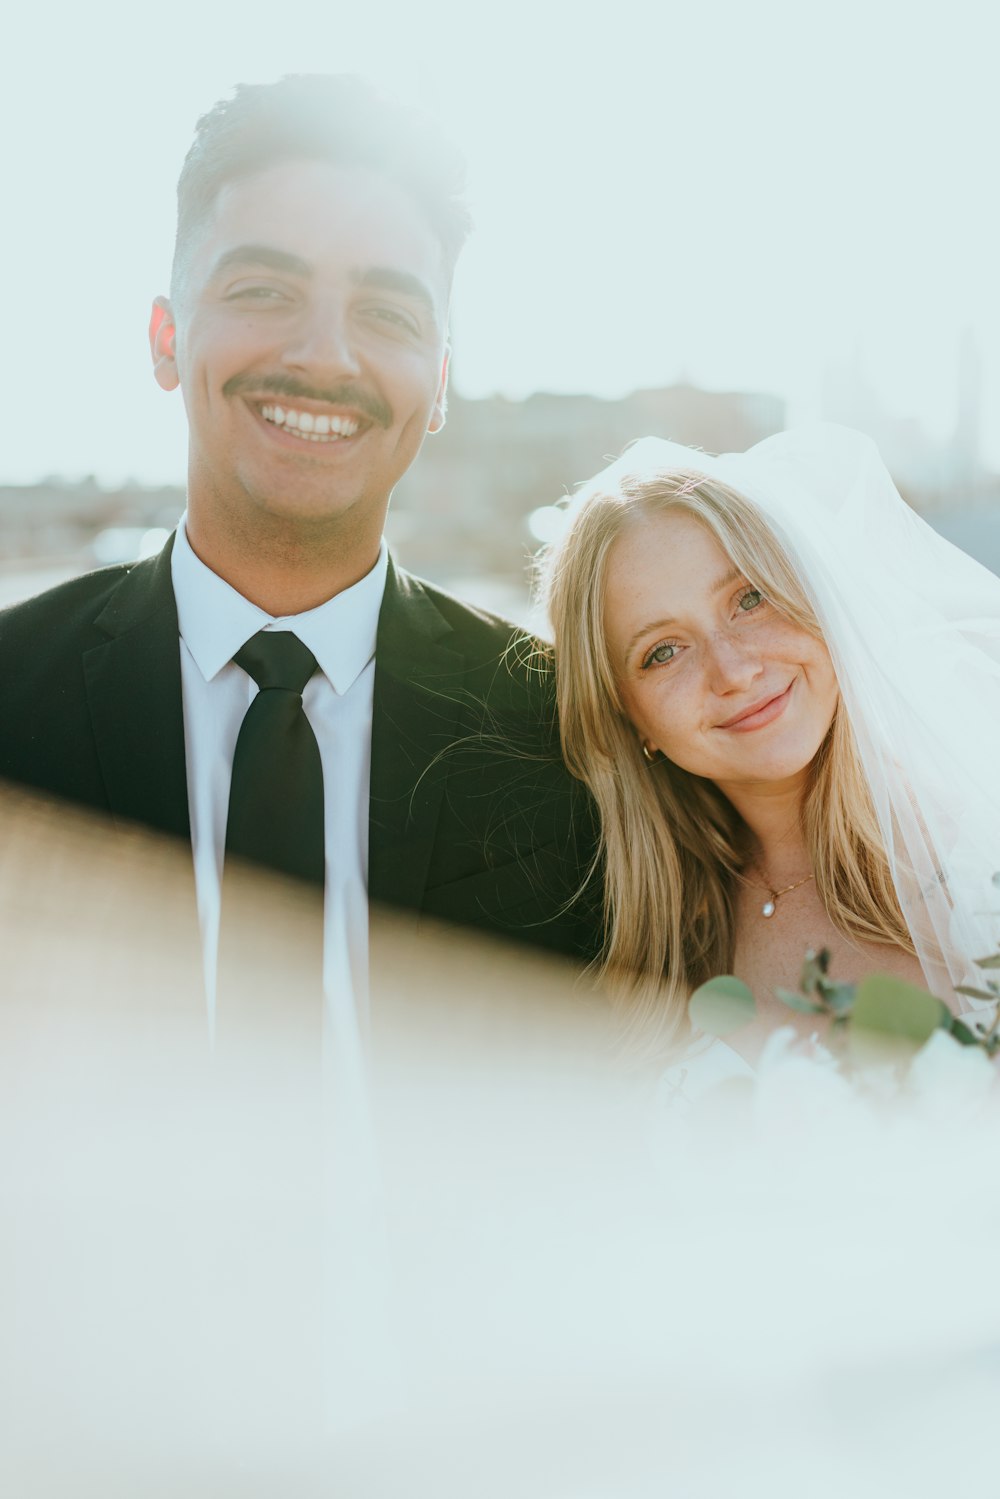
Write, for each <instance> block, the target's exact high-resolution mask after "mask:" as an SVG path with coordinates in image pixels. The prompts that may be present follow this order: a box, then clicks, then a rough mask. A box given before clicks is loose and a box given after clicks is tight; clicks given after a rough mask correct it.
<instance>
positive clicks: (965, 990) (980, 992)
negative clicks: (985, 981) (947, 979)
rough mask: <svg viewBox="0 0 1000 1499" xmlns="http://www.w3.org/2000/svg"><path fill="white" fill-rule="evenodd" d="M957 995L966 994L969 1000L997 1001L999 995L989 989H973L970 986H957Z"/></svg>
mask: <svg viewBox="0 0 1000 1499" xmlns="http://www.w3.org/2000/svg"><path fill="white" fill-rule="evenodd" d="M955 993H956V994H965V995H967V996H968V998H969V999H992V1000H996V998H997V995H996V994H995V993H992V992H991V991H990V990H989V989H973V988H972V986H971V985H970V984H956V985H955Z"/></svg>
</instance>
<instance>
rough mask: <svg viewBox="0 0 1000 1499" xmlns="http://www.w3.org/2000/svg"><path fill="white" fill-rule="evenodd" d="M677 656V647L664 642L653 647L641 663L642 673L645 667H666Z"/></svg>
mask: <svg viewBox="0 0 1000 1499" xmlns="http://www.w3.org/2000/svg"><path fill="white" fill-rule="evenodd" d="M676 654H677V647H676V646H675V645H670V644H669V643H668V642H666V641H664V643H663V644H662V645H657V646H654V647H653V649H652V650H651V651H650V653H649V655H648V656H647V657H646V659H645V661H643V663H642V667H643V671H645V669H646V667H647V666H666V664H667V662H668V661H672V660H673V659H674V657H675V656H676Z"/></svg>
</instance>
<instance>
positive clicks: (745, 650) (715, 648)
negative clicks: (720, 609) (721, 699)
mask: <svg viewBox="0 0 1000 1499" xmlns="http://www.w3.org/2000/svg"><path fill="white" fill-rule="evenodd" d="M708 663H709V680H710V684H711V686H712V688H713V690H714V691H715V692H719V693H723V692H740V691H745V690H746V689H747V688H748V687H751V686H752V685H753V683H754V681H755V680H756V679H757V677H759V676H760V675H761V673H762V672H763V670H764V663H763V662H762V660H761V658H760V653H759V651H755V650H754V649H753V648H752V647H751V646H750V645H749V643H748V642H747V641H745V640H739V639H737V638H736V637H735V636H733V635H730V634H729V633H728V632H726V631H720V632H719V633H718V634H717V635H713V636H712V637H711V639H710V640H709V642H708Z"/></svg>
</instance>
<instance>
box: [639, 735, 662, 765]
mask: <svg viewBox="0 0 1000 1499" xmlns="http://www.w3.org/2000/svg"><path fill="white" fill-rule="evenodd" d="M659 755H660V752H659V750H650V748H649V745H648V744H647V743H646V741H645V739H644V740H643V741H642V757H643V759H644V760H645V762H646V764H647V765H655V764H656V762H657V760H658V759H659Z"/></svg>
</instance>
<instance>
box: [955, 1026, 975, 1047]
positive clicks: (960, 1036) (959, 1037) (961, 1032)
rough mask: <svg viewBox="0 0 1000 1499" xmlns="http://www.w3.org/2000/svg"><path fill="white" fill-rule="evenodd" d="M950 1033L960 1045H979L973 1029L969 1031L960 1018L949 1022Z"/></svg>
mask: <svg viewBox="0 0 1000 1499" xmlns="http://www.w3.org/2000/svg"><path fill="white" fill-rule="evenodd" d="M951 1033H952V1035H953V1036H954V1037H955V1040H956V1041H958V1042H960V1043H961V1044H962V1046H978V1045H979V1041H980V1038H979V1037H978V1036H977V1035H976V1033H975V1031H970V1030H969V1027H968V1026H967V1025H966V1024H965V1022H964V1021H962V1020H953V1021H952V1022H951Z"/></svg>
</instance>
